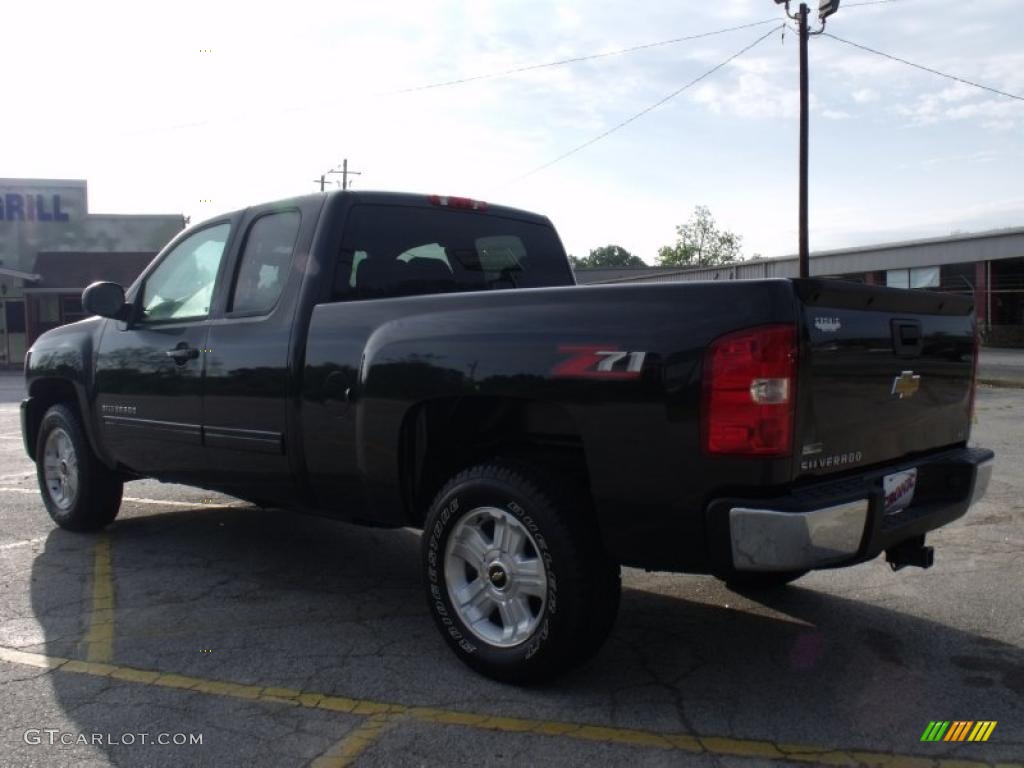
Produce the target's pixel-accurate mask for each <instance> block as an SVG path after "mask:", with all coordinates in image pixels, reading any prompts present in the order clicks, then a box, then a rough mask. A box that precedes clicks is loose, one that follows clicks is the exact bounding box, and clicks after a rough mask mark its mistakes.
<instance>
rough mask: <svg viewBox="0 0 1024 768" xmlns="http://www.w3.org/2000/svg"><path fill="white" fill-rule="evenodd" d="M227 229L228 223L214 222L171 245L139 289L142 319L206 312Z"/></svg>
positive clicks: (191, 316)
mask: <svg viewBox="0 0 1024 768" xmlns="http://www.w3.org/2000/svg"><path fill="white" fill-rule="evenodd" d="M230 231H231V225H230V224H217V225H215V226H212V227H207V228H206V229H203V230H201V231H199V232H196V233H195V234H193V235H190V236H189V237H187V238H185V239H184V240H182V241H181V242H180V243H178V245H177V246H175V248H174V250H172V251H171V252H170V253H169V254H168V255H167V256H166V257H165V258H164V259H163V261H161V262H160V264H159V265H158V266H157V268H156V269H154V270H153V272H152V274H150V275H149V277H147V278H146V283H145V285H144V286H143V288H142V318H141V319H142V321H143V322H159V321H167V320H185V319H194V318H203V317H206V316H207V315H208V314H209V313H210V300H211V298H212V297H213V286H214V283H216V281H217V272H218V270H219V269H220V261H221V259H222V258H223V256H224V246H225V245H226V244H227V241H228V235H229V233H230Z"/></svg>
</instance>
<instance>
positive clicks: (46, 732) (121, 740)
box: [22, 728, 203, 747]
mask: <svg viewBox="0 0 1024 768" xmlns="http://www.w3.org/2000/svg"><path fill="white" fill-rule="evenodd" d="M22 738H23V739H24V740H25V743H26V744H33V745H34V744H47V745H49V746H56V745H57V744H64V745H66V746H69V745H71V744H92V745H94V746H98V747H116V746H132V745H134V744H159V745H161V746H177V747H181V746H186V745H195V744H202V743H203V734H201V733H73V732H71V731H62V730H60V729H59V728H29V729H28V730H27V731H25V734H24V735H23V736H22Z"/></svg>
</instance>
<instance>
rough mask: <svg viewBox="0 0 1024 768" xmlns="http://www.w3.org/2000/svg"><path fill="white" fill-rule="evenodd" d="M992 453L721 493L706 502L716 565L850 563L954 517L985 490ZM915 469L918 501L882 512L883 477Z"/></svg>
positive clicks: (958, 454)
mask: <svg viewBox="0 0 1024 768" xmlns="http://www.w3.org/2000/svg"><path fill="white" fill-rule="evenodd" d="M993 465H994V454H993V453H992V451H988V450H983V449H978V448H961V449H956V450H953V451H945V452H942V453H940V454H936V455H933V456H929V457H927V458H924V459H919V460H916V461H910V462H905V463H902V464H898V465H893V466H887V467H885V468H883V469H878V470H874V471H871V472H867V473H864V474H861V475H857V476H854V477H846V478H843V479H842V480H838V481H832V482H828V483H823V484H816V485H814V486H807V487H804V488H799V489H796V490H794V491H792V492H791V493H789V494H786V495H783V496H776V497H773V498H765V499H738V498H733V499H718V500H716V501H714V502H712V503H711V504H710V505H709V507H708V516H709V519H708V523H709V528H708V530H709V534H710V536H711V538H712V550H713V551H714V552H715V553H716V557H715V559H716V561H717V563H716V568H717V570H720V571H723V572H728V571H793V570H805V569H810V568H829V567H837V566H843V565H852V564H854V563H857V562H863V561H864V560H870V559H872V558H874V557H876V556H877V555H878V554H879V553H880V552H882V551H883V550H885V549H888V548H889V547H892V546H894V545H896V544H898V543H900V542H902V541H906V540H907V539H910V538H913V537H915V536H921V535H923V534H925V533H927V532H928V531H932V530H935V529H936V528H940V527H941V526H943V525H946V524H947V523H950V522H952V521H953V520H956V519H957V518H959V517H961V516H962V515H963V514H964V513H966V512H967V510H968V508H969V507H970V506H971V504H973V503H974V502H976V501H978V500H979V499H980V498H981V497H982V496H984V495H985V491H986V490H987V488H988V483H989V480H990V479H991V476H992V468H993ZM911 467H916V468H917V470H918V488H917V491H916V492H915V498H914V502H913V503H912V504H911V505H910V506H909V507H907V508H906V509H904V510H902V511H900V512H898V513H895V514H891V515H887V514H885V513H884V507H885V501H884V495H883V491H882V478H883V477H884V476H885V475H887V474H890V473H892V472H897V471H900V470H902V469H909V468H911Z"/></svg>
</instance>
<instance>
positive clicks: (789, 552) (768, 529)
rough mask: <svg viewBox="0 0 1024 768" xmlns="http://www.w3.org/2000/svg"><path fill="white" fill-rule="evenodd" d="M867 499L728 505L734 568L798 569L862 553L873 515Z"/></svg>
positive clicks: (826, 563) (743, 569)
mask: <svg viewBox="0 0 1024 768" xmlns="http://www.w3.org/2000/svg"><path fill="white" fill-rule="evenodd" d="M868 506H869V502H868V500H867V499H857V500H856V501H850V502H846V503H843V504H836V505H835V506H831V507H823V508H822V509H814V510H810V511H807V512H781V511H779V510H774V509H751V508H747V507H733V508H732V509H730V510H729V531H730V535H731V538H732V562H733V567H734V568H736V570H739V571H795V570H803V569H805V568H814V567H816V566H820V565H828V564H829V563H836V562H839V561H841V560H845V559H847V558H849V557H852V556H853V555H855V554H857V550H858V549H859V548H860V543H861V540H862V539H863V537H864V526H865V525H866V524H867V518H868Z"/></svg>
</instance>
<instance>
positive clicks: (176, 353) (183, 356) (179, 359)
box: [164, 347, 199, 365]
mask: <svg viewBox="0 0 1024 768" xmlns="http://www.w3.org/2000/svg"><path fill="white" fill-rule="evenodd" d="M164 354H165V355H167V356H168V357H170V358H173V359H174V362H176V363H177V364H178V365H184V364H185V363H187V362H188V361H189V360H195V359H196V358H197V357H199V350H198V349H196V348H195V347H175V348H174V349H168V350H167V351H166V352H164Z"/></svg>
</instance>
